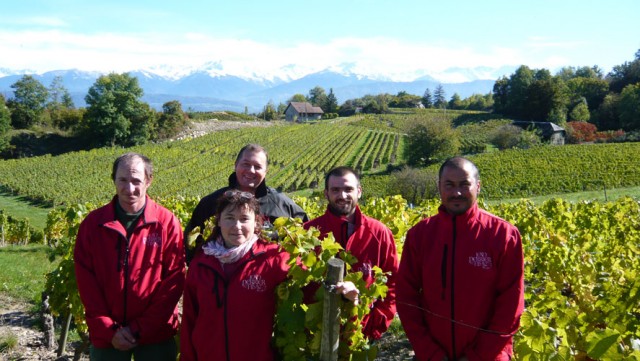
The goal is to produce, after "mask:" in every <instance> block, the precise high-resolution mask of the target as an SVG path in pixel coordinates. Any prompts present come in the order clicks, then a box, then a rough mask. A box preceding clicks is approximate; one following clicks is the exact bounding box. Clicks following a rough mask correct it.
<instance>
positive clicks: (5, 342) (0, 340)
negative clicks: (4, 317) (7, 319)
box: [0, 333, 18, 352]
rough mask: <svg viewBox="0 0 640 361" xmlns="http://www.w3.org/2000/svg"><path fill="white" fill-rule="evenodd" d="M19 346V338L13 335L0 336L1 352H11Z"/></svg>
mask: <svg viewBox="0 0 640 361" xmlns="http://www.w3.org/2000/svg"><path fill="white" fill-rule="evenodd" d="M17 345H18V336H16V335H15V334H13V333H9V334H6V335H2V336H0V352H4V351H10V350H13V349H14V348H16V346H17Z"/></svg>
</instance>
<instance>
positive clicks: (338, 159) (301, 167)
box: [0, 123, 401, 206]
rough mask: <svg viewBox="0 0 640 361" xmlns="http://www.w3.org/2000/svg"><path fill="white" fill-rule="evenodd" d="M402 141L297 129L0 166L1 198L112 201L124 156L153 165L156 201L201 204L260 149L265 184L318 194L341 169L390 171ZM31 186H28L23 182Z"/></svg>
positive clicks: (326, 128) (378, 134) (240, 132)
mask: <svg viewBox="0 0 640 361" xmlns="http://www.w3.org/2000/svg"><path fill="white" fill-rule="evenodd" d="M400 138H401V136H400V134H398V133H392V132H385V131H378V130H370V129H367V128H363V127H353V126H347V125H345V124H340V123H337V124H329V123H323V124H297V125H286V126H285V125H281V126H272V127H265V128H246V129H236V130H227V131H219V132H215V133H212V134H209V135H206V136H202V137H199V138H195V139H187V140H182V141H175V142H168V143H162V144H152V145H145V146H139V147H134V148H129V149H126V150H125V149H121V148H103V149H94V150H91V151H81V152H73V153H68V154H65V155H61V156H57V157H51V156H44V157H34V158H28V159H19V160H7V161H2V162H0V179H2V188H3V190H4V191H8V192H11V193H17V194H20V195H22V196H25V197H27V198H29V199H31V200H34V201H36V202H42V203H44V204H49V205H56V206H57V205H64V204H67V205H68V204H74V203H84V202H105V201H107V200H108V199H110V198H111V196H112V193H113V189H112V188H113V187H112V184H111V182H110V180H109V179H110V172H111V169H110V168H111V164H112V163H113V160H114V159H115V158H116V157H117V156H118V155H120V154H122V153H124V152H126V151H135V152H140V153H143V154H145V155H147V156H148V157H149V158H151V160H152V161H153V162H154V166H155V170H156V171H155V175H154V184H153V187H152V188H151V192H152V194H153V195H155V196H173V195H180V196H203V195H205V194H208V193H210V192H211V191H212V190H214V189H216V188H219V187H221V186H223V185H225V184H226V183H227V178H228V176H229V173H230V172H231V171H232V170H233V162H234V161H235V157H236V155H237V152H238V150H239V149H240V148H241V147H242V146H244V145H245V144H247V143H252V142H253V143H259V144H261V145H262V146H264V147H265V148H266V149H267V151H268V152H269V177H268V184H269V185H270V186H273V187H276V188H279V189H281V190H284V191H295V190H298V189H306V188H314V187H316V186H318V184H322V181H323V179H324V178H323V177H324V173H325V172H326V171H327V170H329V169H331V168H332V167H334V166H336V165H345V164H346V165H350V166H353V167H355V168H357V169H359V170H361V171H375V170H381V169H385V167H386V165H387V164H389V163H390V162H392V160H395V159H396V157H397V156H398V155H399V147H400V144H401V139H400ZM25 180H28V181H25Z"/></svg>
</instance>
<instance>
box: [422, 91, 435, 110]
mask: <svg viewBox="0 0 640 361" xmlns="http://www.w3.org/2000/svg"><path fill="white" fill-rule="evenodd" d="M422 105H424V107H425V108H433V97H432V95H431V90H430V89H429V88H427V90H425V91H424V95H423V96H422Z"/></svg>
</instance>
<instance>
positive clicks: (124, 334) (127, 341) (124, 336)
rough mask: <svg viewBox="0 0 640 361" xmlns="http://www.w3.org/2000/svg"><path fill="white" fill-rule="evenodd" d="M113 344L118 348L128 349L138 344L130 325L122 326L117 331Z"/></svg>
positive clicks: (112, 340) (121, 349)
mask: <svg viewBox="0 0 640 361" xmlns="http://www.w3.org/2000/svg"><path fill="white" fill-rule="evenodd" d="M111 344H112V345H113V347H114V348H115V349H116V350H120V351H127V350H131V349H132V348H134V347H136V346H138V343H137V341H136V338H135V337H133V334H132V333H131V330H130V329H129V327H121V328H119V329H118V331H116V334H115V335H113V339H111Z"/></svg>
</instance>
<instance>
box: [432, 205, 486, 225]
mask: <svg viewBox="0 0 640 361" xmlns="http://www.w3.org/2000/svg"><path fill="white" fill-rule="evenodd" d="M438 213H439V214H440V215H442V216H444V217H446V218H447V219H452V218H454V215H452V214H450V213H449V212H447V210H446V209H445V208H444V205H442V204H441V205H440V207H438ZM478 213H479V208H478V202H474V203H473V205H471V207H469V209H467V211H466V212H464V213H462V214H458V215H456V216H455V218H456V222H458V223H465V224H466V223H470V222H472V221H473V220H474V219H475V218H476V217H477V215H478Z"/></svg>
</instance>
